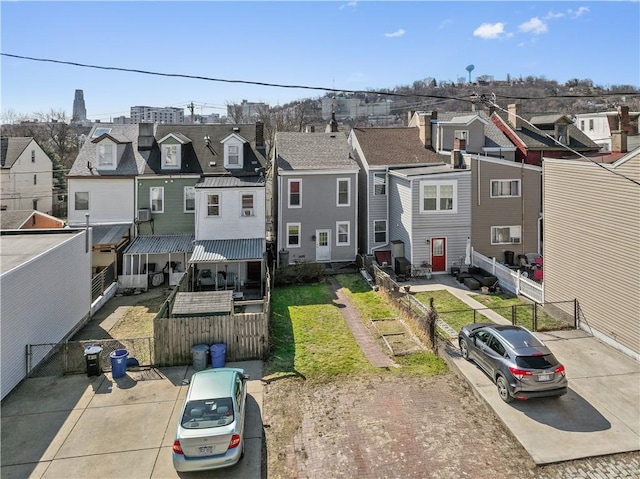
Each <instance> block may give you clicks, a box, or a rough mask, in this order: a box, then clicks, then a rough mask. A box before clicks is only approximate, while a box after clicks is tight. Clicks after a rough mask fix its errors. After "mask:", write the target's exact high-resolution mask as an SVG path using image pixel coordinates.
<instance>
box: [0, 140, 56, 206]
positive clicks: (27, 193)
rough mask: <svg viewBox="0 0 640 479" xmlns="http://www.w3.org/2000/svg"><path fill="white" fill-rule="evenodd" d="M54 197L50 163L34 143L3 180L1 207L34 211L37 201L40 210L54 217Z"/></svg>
mask: <svg viewBox="0 0 640 479" xmlns="http://www.w3.org/2000/svg"><path fill="white" fill-rule="evenodd" d="M32 150H33V151H35V160H36V161H35V162H32V161H31V151H32ZM34 175H36V184H35V185H34V184H33V177H34ZM52 194H53V166H52V163H51V160H50V159H49V157H48V156H47V154H46V153H45V152H44V151H43V150H42V148H40V147H39V146H38V144H37V143H36V142H35V141H32V142H31V143H29V146H27V148H26V149H25V150H24V151H23V152H22V154H21V155H20V157H19V158H18V159H17V160H16V162H15V163H14V164H13V166H12V167H11V171H10V172H9V174H8V175H3V177H2V204H3V205H6V206H7V208H8V209H10V210H32V209H33V200H35V199H37V200H38V208H37V209H38V211H42V212H44V213H49V214H51V208H52V204H51V203H52ZM9 197H12V199H9Z"/></svg>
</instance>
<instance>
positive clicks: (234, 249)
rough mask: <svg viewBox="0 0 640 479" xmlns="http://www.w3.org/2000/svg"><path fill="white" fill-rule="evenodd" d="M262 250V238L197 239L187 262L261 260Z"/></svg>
mask: <svg viewBox="0 0 640 479" xmlns="http://www.w3.org/2000/svg"><path fill="white" fill-rule="evenodd" d="M264 252H265V240H264V238H245V239H226V240H198V241H196V243H195V245H194V248H193V254H192V255H191V259H190V260H189V263H207V262H209V263H218V262H221V261H246V260H262V258H263V255H264Z"/></svg>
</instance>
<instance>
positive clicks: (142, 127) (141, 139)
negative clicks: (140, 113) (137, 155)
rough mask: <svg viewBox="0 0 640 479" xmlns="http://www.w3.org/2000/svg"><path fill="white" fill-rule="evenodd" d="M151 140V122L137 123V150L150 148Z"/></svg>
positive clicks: (152, 139)
mask: <svg viewBox="0 0 640 479" xmlns="http://www.w3.org/2000/svg"><path fill="white" fill-rule="evenodd" d="M153 141H154V138H153V123H138V150H150V149H151V147H152V146H153Z"/></svg>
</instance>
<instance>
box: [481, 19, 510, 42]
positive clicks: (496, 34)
mask: <svg viewBox="0 0 640 479" xmlns="http://www.w3.org/2000/svg"><path fill="white" fill-rule="evenodd" d="M504 26H505V24H504V23H502V22H498V23H483V24H482V25H480V26H479V27H478V28H476V29H475V30H474V31H473V36H474V37H480V38H484V39H485V40H494V39H496V38H501V37H502V36H504V35H506V36H510V35H508V34H506V32H505V31H504Z"/></svg>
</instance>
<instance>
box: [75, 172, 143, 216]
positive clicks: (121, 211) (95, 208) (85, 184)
mask: <svg viewBox="0 0 640 479" xmlns="http://www.w3.org/2000/svg"><path fill="white" fill-rule="evenodd" d="M83 191H88V192H89V211H84V210H81V211H77V210H76V209H75V193H76V192H83ZM145 207H148V206H145ZM87 213H89V215H90V216H89V221H90V222H91V224H97V223H130V222H133V221H134V218H135V183H134V180H133V178H122V179H120V178H108V179H107V178H105V179H84V178H69V224H70V225H72V226H74V225H76V226H77V225H84V224H85V222H86V217H85V215H86V214H87Z"/></svg>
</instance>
